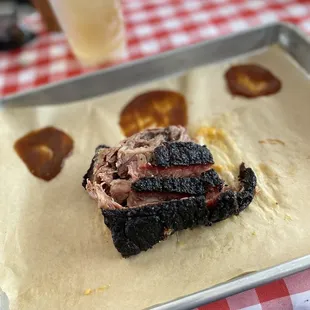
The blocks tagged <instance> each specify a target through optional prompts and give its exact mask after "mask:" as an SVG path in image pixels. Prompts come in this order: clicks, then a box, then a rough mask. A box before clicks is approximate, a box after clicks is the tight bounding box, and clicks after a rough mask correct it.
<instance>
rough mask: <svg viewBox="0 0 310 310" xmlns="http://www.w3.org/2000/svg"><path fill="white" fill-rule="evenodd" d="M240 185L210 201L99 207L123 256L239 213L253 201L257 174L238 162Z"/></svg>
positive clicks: (193, 199) (192, 199)
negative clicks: (171, 235) (181, 232)
mask: <svg viewBox="0 0 310 310" xmlns="http://www.w3.org/2000/svg"><path fill="white" fill-rule="evenodd" d="M239 179H240V189H239V190H238V191H233V190H227V191H223V192H221V193H220V194H216V195H215V197H214V198H213V199H211V200H212V203H208V200H206V197H205V195H200V196H194V197H189V198H183V199H179V200H171V201H168V202H163V203H160V204H155V205H147V206H144V207H140V208H123V209H117V210H107V209H102V214H103V216H104V221H105V224H106V225H107V226H108V227H109V229H110V230H111V232H112V238H113V242H114V245H115V247H116V248H117V250H118V251H119V252H120V253H121V254H122V256H124V257H128V256H131V255H136V254H138V253H140V252H141V251H146V250H148V249H150V248H152V247H153V246H154V245H155V244H156V243H158V242H159V241H161V240H164V239H165V238H167V237H168V236H169V235H170V234H172V233H174V232H176V231H180V230H183V229H187V228H193V227H195V226H199V225H206V226H209V225H212V223H215V222H218V221H222V220H225V219H226V218H228V217H229V216H231V215H238V214H239V213H240V212H241V211H242V210H244V209H245V208H246V207H247V206H248V205H249V204H250V202H251V201H252V199H253V197H254V192H255V186H256V177H255V174H254V172H253V170H252V169H250V168H245V167H244V165H241V166H240V175H239Z"/></svg>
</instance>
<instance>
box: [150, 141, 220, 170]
mask: <svg viewBox="0 0 310 310" xmlns="http://www.w3.org/2000/svg"><path fill="white" fill-rule="evenodd" d="M152 164H154V165H155V166H159V167H171V166H190V165H203V164H214V162H213V157H212V154H211V152H210V151H209V149H208V148H207V147H206V146H205V145H199V144H196V143H194V142H166V143H163V144H161V145H160V146H158V147H156V148H155V149H154V153H153V159H152Z"/></svg>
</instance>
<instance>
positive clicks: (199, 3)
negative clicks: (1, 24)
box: [0, 0, 310, 96]
mask: <svg viewBox="0 0 310 310" xmlns="http://www.w3.org/2000/svg"><path fill="white" fill-rule="evenodd" d="M123 12H124V15H125V21H126V28H127V39H128V55H127V57H126V59H124V61H127V60H132V59H137V58H141V57H145V56H149V55H151V54H156V53H159V52H162V51H166V50H170V49H173V48H176V47H179V46H181V45H186V44H191V43H194V42H198V41H201V40H205V39H209V38H212V37H216V36H219V35H221V34H224V33H229V32H234V31H239V30H243V29H247V28H248V27H251V26H254V25H258V24H264V23H269V22H274V21H278V20H282V21H289V22H292V23H294V24H297V25H298V26H300V27H301V28H302V29H303V30H305V31H306V32H308V33H310V0H123ZM25 23H26V25H27V26H28V27H30V28H31V29H33V30H35V31H36V32H38V33H40V34H41V35H40V37H38V39H37V40H36V41H34V42H32V43H30V44H28V45H27V46H26V47H24V48H23V49H22V50H20V51H14V52H11V53H0V95H2V96H4V95H8V94H12V93H16V92H20V91H23V90H26V89H31V88H34V87H36V86H38V85H42V84H46V83H49V82H54V81H59V80H62V79H65V78H68V77H72V76H76V75H80V74H83V73H85V72H89V71H93V70H96V69H98V68H91V69H87V70H85V69H83V68H82V67H81V66H80V65H79V63H78V62H77V61H76V60H75V58H74V56H73V55H72V53H71V51H70V48H69V46H68V44H67V42H66V39H65V38H64V36H63V35H62V34H47V33H45V32H44V29H43V27H42V24H41V21H40V18H39V16H38V15H33V16H31V17H29V18H27V19H26V21H25Z"/></svg>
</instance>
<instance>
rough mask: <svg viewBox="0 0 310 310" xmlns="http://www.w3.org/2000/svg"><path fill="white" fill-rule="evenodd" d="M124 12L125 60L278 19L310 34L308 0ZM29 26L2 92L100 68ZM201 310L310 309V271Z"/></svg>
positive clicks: (2, 78) (1, 59)
mask: <svg viewBox="0 0 310 310" xmlns="http://www.w3.org/2000/svg"><path fill="white" fill-rule="evenodd" d="M123 11H124V15H125V21H126V28H127V40H128V55H127V57H126V59H124V61H127V60H132V59H137V58H141V57H145V56H149V55H152V54H156V53H160V52H163V51H166V50H170V49H173V48H176V47H179V46H182V45H186V44H191V43H195V42H198V41H201V40H206V39H209V38H212V37H216V36H219V35H222V34H225V33H229V32H234V31H239V30H244V29H247V28H248V27H251V26H254V25H259V24H265V23H270V22H274V21H278V20H282V21H288V22H292V23H294V24H296V25H298V26H299V27H300V28H302V29H303V30H304V31H305V32H307V33H309V34H310V0H248V1H246V0H123ZM25 24H26V26H28V27H29V28H31V29H33V30H35V31H36V32H37V33H39V34H40V36H39V37H38V38H37V39H36V40H35V41H33V42H32V43H30V44H28V45H27V46H26V47H24V48H23V49H22V50H19V51H14V52H10V53H0V95H2V96H5V95H8V94H12V93H15V92H20V91H23V90H26V89H31V88H34V87H36V86H39V85H42V84H46V83H50V82H54V81H59V80H62V79H66V78H68V77H72V76H76V75H80V74H83V73H86V72H89V71H93V70H96V69H98V68H89V69H87V70H86V69H83V68H82V67H81V66H80V65H79V63H78V62H77V61H76V60H75V58H74V56H73V55H72V53H71V51H70V48H69V46H68V44H67V41H66V39H65V37H64V36H63V35H62V34H48V33H46V32H45V31H44V29H43V27H42V24H41V21H40V17H39V15H37V14H35V15H33V16H30V17H29V18H27V19H26V20H25ZM198 309H199V310H209V309H210V310H211V309H212V310H235V309H246V310H258V309H263V310H269V309H276V310H277V309H283V310H286V309H287V310H288V309H295V310H306V309H310V270H308V271H305V272H302V273H299V274H296V275H293V276H291V277H288V278H285V279H282V280H279V281H276V282H273V283H271V284H268V285H265V286H262V287H258V288H256V289H252V290H249V291H247V292H244V293H241V294H238V295H235V296H231V297H229V298H227V299H224V300H221V301H218V302H216V303H213V304H209V305H206V306H202V307H199V308H198Z"/></svg>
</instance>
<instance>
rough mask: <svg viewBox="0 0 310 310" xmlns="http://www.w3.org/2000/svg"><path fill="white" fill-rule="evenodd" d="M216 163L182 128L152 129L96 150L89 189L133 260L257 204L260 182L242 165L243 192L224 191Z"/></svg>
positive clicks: (87, 176) (120, 247)
mask: <svg viewBox="0 0 310 310" xmlns="http://www.w3.org/2000/svg"><path fill="white" fill-rule="evenodd" d="M212 165H213V158H212V154H211V153H210V151H209V150H208V149H207V148H206V147H205V146H201V145H198V144H196V143H194V142H193V141H191V139H190V137H189V136H188V134H187V133H186V131H185V129H184V128H183V127H180V126H170V127H167V128H157V129H148V130H145V131H143V132H140V133H138V134H136V135H133V136H131V137H130V138H128V139H125V140H123V141H121V143H120V144H119V145H118V146H116V147H112V148H107V147H106V146H104V145H101V146H99V147H98V148H97V149H96V152H95V156H94V157H93V159H92V162H91V166H90V168H89V169H88V171H87V173H86V174H85V176H84V180H83V186H84V187H85V188H86V190H87V191H88V193H89V195H90V196H91V197H92V198H94V199H96V200H97V202H98V206H99V207H100V208H101V209H102V214H103V215H104V218H105V223H106V225H107V226H108V227H109V228H110V230H111V232H112V238H113V242H114V245H115V247H116V248H117V250H118V251H119V252H120V253H121V254H122V255H123V256H124V257H128V256H131V255H135V254H138V253H140V252H141V251H145V250H147V249H150V248H152V247H153V245H155V244H156V243H158V242H159V241H161V240H164V239H165V238H166V237H168V235H170V234H171V233H174V232H175V231H179V230H183V229H187V228H193V227H195V226H198V225H207V226H208V225H211V224H212V223H214V222H217V221H221V220H224V219H226V218H227V217H229V216H231V215H233V214H236V215H237V214H239V212H241V211H242V210H244V209H245V208H246V207H247V206H248V205H249V204H250V203H251V201H252V199H253V196H254V193H255V186H256V177H255V174H254V172H253V171H252V169H250V168H245V166H244V164H242V165H241V166H240V173H239V181H240V186H239V188H238V189H235V190H234V189H232V188H230V187H228V186H223V184H224V183H223V181H222V180H221V179H220V177H219V176H218V174H217V173H216V172H215V171H214V170H213V169H211V166H212Z"/></svg>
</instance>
